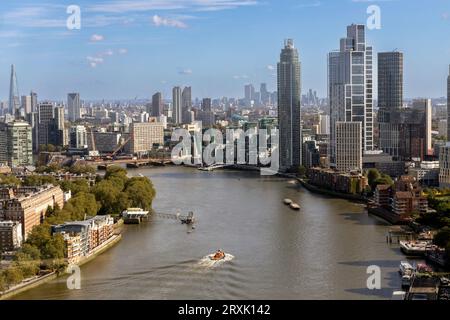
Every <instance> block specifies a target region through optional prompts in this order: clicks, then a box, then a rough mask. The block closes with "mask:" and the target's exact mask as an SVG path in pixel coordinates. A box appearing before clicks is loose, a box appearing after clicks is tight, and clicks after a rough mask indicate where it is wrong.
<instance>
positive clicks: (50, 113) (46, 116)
mask: <svg viewBox="0 0 450 320" xmlns="http://www.w3.org/2000/svg"><path fill="white" fill-rule="evenodd" d="M53 108H54V107H53V105H52V104H51V103H48V102H44V103H40V104H39V105H38V125H37V130H38V131H37V132H38V134H37V139H38V145H39V146H40V145H48V144H49V143H50V141H51V140H52V138H51V134H49V133H50V131H51V130H50V129H51V123H52V121H53V119H54V110H53Z"/></svg>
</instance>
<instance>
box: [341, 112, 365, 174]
mask: <svg viewBox="0 0 450 320" xmlns="http://www.w3.org/2000/svg"><path fill="white" fill-rule="evenodd" d="M361 127H362V124H361V122H354V121H352V122H340V121H338V122H336V126H335V128H336V169H337V170H338V171H341V172H349V171H359V172H360V171H362V130H361Z"/></svg>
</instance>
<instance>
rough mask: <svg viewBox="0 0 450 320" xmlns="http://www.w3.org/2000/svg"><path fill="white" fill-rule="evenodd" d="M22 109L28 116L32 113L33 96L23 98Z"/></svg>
mask: <svg viewBox="0 0 450 320" xmlns="http://www.w3.org/2000/svg"><path fill="white" fill-rule="evenodd" d="M22 109H23V111H24V113H25V114H26V115H27V114H29V113H30V112H31V96H22Z"/></svg>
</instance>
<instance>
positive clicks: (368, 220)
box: [339, 212, 389, 226]
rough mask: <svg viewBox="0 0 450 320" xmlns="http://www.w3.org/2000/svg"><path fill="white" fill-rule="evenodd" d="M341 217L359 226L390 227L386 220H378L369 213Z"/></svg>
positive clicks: (352, 213) (354, 213)
mask: <svg viewBox="0 0 450 320" xmlns="http://www.w3.org/2000/svg"><path fill="white" fill-rule="evenodd" d="M339 215H340V216H342V217H344V219H345V220H348V221H353V222H355V223H356V224H358V225H364V226H372V225H377V226H388V225H389V223H387V222H385V221H384V220H380V219H377V218H375V217H373V216H370V215H368V214H367V212H351V213H350V212H349V213H340V214H339Z"/></svg>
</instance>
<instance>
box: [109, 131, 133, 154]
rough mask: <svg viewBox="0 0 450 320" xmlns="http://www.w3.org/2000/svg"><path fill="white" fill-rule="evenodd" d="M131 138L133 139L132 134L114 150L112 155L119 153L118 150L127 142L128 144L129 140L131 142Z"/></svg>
mask: <svg viewBox="0 0 450 320" xmlns="http://www.w3.org/2000/svg"><path fill="white" fill-rule="evenodd" d="M130 140H131V136H130V137H128V138H127V139H126V140H125V141H124V142H123V143H121V144H120V145H119V146H118V147H117V148H116V149H115V150H114V151H113V153H112V154H111V156H112V157H114V156H115V155H116V154H117V152H119V151H120V150H122V148H123V147H125V146H126V144H127V143H128V142H130Z"/></svg>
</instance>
